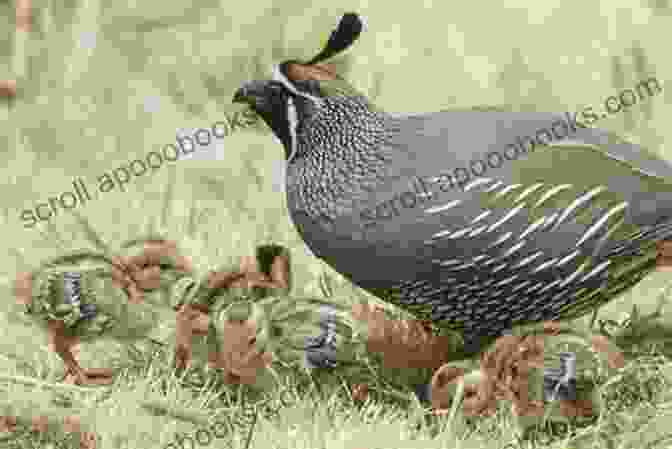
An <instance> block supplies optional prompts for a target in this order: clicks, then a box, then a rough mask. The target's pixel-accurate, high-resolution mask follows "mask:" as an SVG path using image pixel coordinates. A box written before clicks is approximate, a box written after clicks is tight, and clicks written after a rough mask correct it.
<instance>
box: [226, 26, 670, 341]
mask: <svg viewBox="0 0 672 449" xmlns="http://www.w3.org/2000/svg"><path fill="white" fill-rule="evenodd" d="M362 29H363V22H362V21H361V19H360V18H359V16H358V15H356V14H346V15H344V16H343V18H342V19H341V22H340V23H339V26H338V29H337V30H335V31H334V32H333V33H332V35H331V38H330V39H329V42H328V43H327V46H326V48H325V50H324V51H322V52H321V53H320V54H318V55H317V56H316V57H315V58H313V59H312V60H310V61H307V62H302V61H297V60H289V61H285V62H282V63H280V64H279V65H278V66H277V67H276V68H275V71H274V75H273V78H272V79H269V80H256V81H251V82H248V83H246V84H245V85H243V86H242V87H241V88H240V89H239V90H238V91H237V92H236V93H235V96H234V102H240V103H246V104H248V105H249V106H250V107H251V108H252V109H253V110H254V111H256V113H257V114H259V115H260V117H261V118H262V119H263V120H264V121H265V122H266V123H267V124H268V126H269V127H270V128H271V130H272V131H273V133H274V134H275V135H276V136H277V137H278V138H279V140H280V141H281V142H282V145H283V147H284V150H285V159H286V164H287V171H286V195H287V201H288V208H289V212H290V215H291V218H292V220H293V222H294V224H295V226H296V228H297V230H298V231H299V233H300V235H301V236H302V238H303V239H304V241H305V242H306V244H307V245H308V246H309V247H310V249H311V250H312V251H313V253H314V254H315V255H316V256H318V257H320V258H322V259H323V260H325V261H326V262H327V263H328V264H330V265H331V266H332V267H333V268H334V269H336V270H337V271H338V272H340V273H342V274H343V275H345V276H346V277H348V278H349V279H350V280H351V281H352V282H354V283H355V284H356V285H358V286H360V287H362V288H364V289H365V290H368V291H369V292H371V293H373V294H375V295H377V296H379V297H381V298H383V299H384V300H386V301H389V302H392V303H394V304H396V305H398V306H400V307H402V308H404V309H406V310H407V311H410V312H412V313H414V314H415V315H416V316H418V318H420V319H429V320H432V322H433V323H435V324H437V325H439V326H443V327H446V328H451V329H455V330H459V331H460V332H462V334H463V335H464V337H465V340H466V341H467V343H468V344H469V342H472V343H473V342H476V343H474V344H477V345H476V346H478V345H480V343H479V342H481V343H482V342H483V340H482V337H488V338H491V337H494V336H497V335H500V334H501V333H502V332H503V331H505V330H507V329H510V328H512V327H514V326H516V325H518V324H523V323H530V322H538V321H545V320H560V319H570V318H574V317H578V316H581V315H583V314H585V313H587V312H590V311H594V310H596V308H597V307H598V306H600V305H602V304H604V303H605V302H607V301H609V300H610V299H612V298H614V297H615V296H617V295H618V294H620V293H622V292H624V291H625V290H627V289H629V288H630V287H631V286H633V285H634V284H636V283H637V282H638V281H639V280H640V279H641V278H642V277H644V276H645V275H646V274H647V273H649V272H650V271H651V270H653V269H654V268H655V267H656V266H657V265H659V262H660V261H661V260H665V257H664V256H665V254H664V253H665V248H666V245H665V242H664V241H665V240H666V239H669V238H670V235H671V234H672V182H670V180H672V166H670V164H669V163H667V162H666V161H664V160H661V159H660V158H659V157H657V156H656V155H655V154H653V153H650V152H647V150H646V149H644V148H642V147H640V146H638V145H635V144H632V143H629V142H626V141H624V140H622V139H620V138H619V137H617V136H614V135H612V134H611V133H609V132H606V131H603V130H600V129H597V128H594V127H591V126H589V125H591V124H592V122H591V121H590V120H588V119H589V118H590V117H587V116H583V117H581V118H582V119H583V120H579V119H578V118H577V116H576V115H575V114H568V113H565V114H555V113H542V112H509V111H504V110H501V109H496V108H489V109H488V108H474V109H464V110H443V111H439V112H433V113H425V114H418V115H403V114H393V113H389V112H386V111H383V110H381V109H380V108H378V107H376V106H375V105H374V104H372V102H370V101H369V100H368V99H367V98H366V96H365V95H363V94H361V93H359V92H358V91H357V90H356V89H354V88H353V87H352V86H351V85H350V84H349V83H348V82H346V80H345V79H343V78H342V77H341V76H339V75H338V74H337V73H335V71H334V70H333V69H332V68H331V67H330V66H329V65H327V64H325V63H323V61H324V60H326V59H327V58H330V57H331V56H334V55H335V54H337V53H339V52H340V51H343V50H344V49H346V48H348V47H349V46H350V45H351V44H352V43H353V42H354V41H355V40H356V39H357V37H358V36H359V34H360V33H361V31H362ZM417 82H418V80H417V79H415V80H409V83H417ZM587 122H590V123H587ZM668 251H669V249H668ZM657 258H658V263H657ZM472 346H473V345H472Z"/></svg>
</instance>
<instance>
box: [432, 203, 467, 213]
mask: <svg viewBox="0 0 672 449" xmlns="http://www.w3.org/2000/svg"><path fill="white" fill-rule="evenodd" d="M460 203H462V200H453V201H451V202H449V203H446V204H443V205H441V206H435V207H430V208H429V209H425V213H426V214H438V213H439V212H443V211H446V210H448V209H450V208H453V207H455V206H458V205H459V204H460Z"/></svg>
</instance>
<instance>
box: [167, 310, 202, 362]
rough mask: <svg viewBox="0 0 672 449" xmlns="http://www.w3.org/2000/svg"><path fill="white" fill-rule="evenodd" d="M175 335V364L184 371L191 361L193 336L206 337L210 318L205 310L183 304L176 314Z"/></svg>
mask: <svg viewBox="0 0 672 449" xmlns="http://www.w3.org/2000/svg"><path fill="white" fill-rule="evenodd" d="M176 320H177V323H176V332H175V333H176V335H175V364H176V366H177V368H178V369H185V368H186V367H187V366H188V365H189V362H190V361H191V348H192V344H191V338H192V336H194V335H207V333H208V326H209V323H210V318H209V317H208V315H207V309H206V310H205V311H204V310H203V309H202V308H200V307H197V306H195V305H189V304H185V305H183V306H182V307H181V308H180V310H179V311H178V312H177V317H176Z"/></svg>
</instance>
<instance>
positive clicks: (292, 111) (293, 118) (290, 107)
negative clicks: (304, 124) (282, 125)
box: [287, 98, 298, 164]
mask: <svg viewBox="0 0 672 449" xmlns="http://www.w3.org/2000/svg"><path fill="white" fill-rule="evenodd" d="M287 121H288V122H289V135H290V137H291V139H292V142H291V145H292V148H291V151H290V153H289V158H288V159H287V163H288V164H289V163H290V162H292V159H294V156H296V127H297V125H298V118H297V114H296V106H294V100H292V99H291V98H288V99H287Z"/></svg>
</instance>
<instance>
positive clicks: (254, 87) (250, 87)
mask: <svg viewBox="0 0 672 449" xmlns="http://www.w3.org/2000/svg"><path fill="white" fill-rule="evenodd" d="M267 86H268V81H250V82H248V83H245V84H243V86H242V87H241V88H240V89H238V90H237V91H236V92H235V93H234V95H233V100H232V101H233V102H234V103H245V104H249V105H254V104H255V103H256V102H257V101H259V100H260V99H262V98H264V96H265V95H266V88H267Z"/></svg>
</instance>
